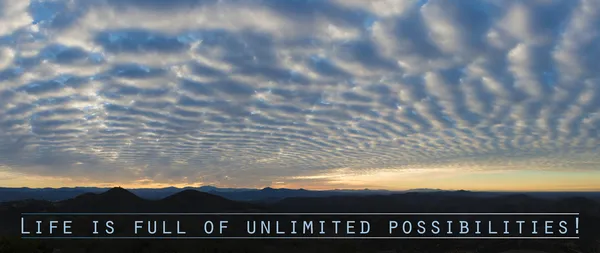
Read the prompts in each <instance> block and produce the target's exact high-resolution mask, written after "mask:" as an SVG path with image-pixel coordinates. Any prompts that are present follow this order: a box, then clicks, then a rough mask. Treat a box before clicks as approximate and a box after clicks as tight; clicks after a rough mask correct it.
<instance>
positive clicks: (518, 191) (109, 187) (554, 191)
mask: <svg viewBox="0 0 600 253" xmlns="http://www.w3.org/2000/svg"><path fill="white" fill-rule="evenodd" d="M202 187H211V188H216V189H233V190H264V189H274V190H305V191H316V192H319V191H320V192H324V191H325V192H326V191H385V192H408V191H418V190H422V191H434V192H435V191H442V192H444V191H446V192H456V191H467V192H478V193H568V192H573V193H587V192H589V193H592V192H600V189H597V190H468V189H439V188H411V189H404V190H391V189H369V188H362V189H361V188H343V189H340V188H334V189H318V190H311V189H306V188H285V187H282V188H276V187H271V186H266V187H263V188H253V187H217V186H212V185H201V186H183V187H178V186H165V187H149V188H143V187H142V188H139V187H136V188H128V187H122V186H70V187H27V186H23V187H2V186H0V189H32V190H44V189H55V190H56V189H77V188H96V189H108V190H110V189H115V188H121V189H125V190H163V189H167V188H175V189H182V190H183V189H186V188H202Z"/></svg>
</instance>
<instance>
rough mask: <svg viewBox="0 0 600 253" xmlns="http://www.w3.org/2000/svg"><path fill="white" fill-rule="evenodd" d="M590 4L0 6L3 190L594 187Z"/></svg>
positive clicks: (181, 1)
mask: <svg viewBox="0 0 600 253" xmlns="http://www.w3.org/2000/svg"><path fill="white" fill-rule="evenodd" d="M598 24H600V1H597V0H563V1H558V0H557V1H553V0H464V1H463V0H460V1H459V0H457V1H447V0H428V1H424V0H370V1H364V0H330V1H325V0H286V1H281V0H169V1H165V0H98V1H86V0H46V1H42V0H32V1H27V0H0V186H4V187H22V186H26V187H62V186H65V187H70V186H116V185H119V186H123V187H131V188H140V187H163V186H199V185H213V186H219V187H256V188H262V187H267V186H270V187H276V188H282V187H286V188H305V189H333V188H361V189H362V188H371V189H392V190H403V189H411V188H441V189H467V190H502V191H521V190H528V191H529V190H538V191H554V190H560V191H590V190H600V186H599V185H600V184H598V183H597V182H600V155H599V153H600V152H599V147H600V135H599V132H598V127H600V113H599V110H600V62H599V61H600V37H599V36H600V26H599V25H598Z"/></svg>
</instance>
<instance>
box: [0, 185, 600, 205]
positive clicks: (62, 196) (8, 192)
mask: <svg viewBox="0 0 600 253" xmlns="http://www.w3.org/2000/svg"><path fill="white" fill-rule="evenodd" d="M108 190H113V191H115V192H116V191H117V190H121V191H122V190H125V189H123V188H121V187H115V188H96V187H72V188H67V187H62V188H26V187H23V188H2V187H0V202H6V201H18V200H25V199H36V200H46V201H53V202H57V201H63V200H67V199H72V198H75V197H77V196H80V195H82V194H86V193H92V194H102V193H105V192H106V191H108ZM185 190H195V191H200V192H205V193H210V194H213V195H217V196H221V197H223V198H226V199H229V200H235V201H252V202H273V201H278V200H281V199H284V198H292V197H330V196H366V195H391V194H401V193H433V192H437V193H445V194H468V195H485V196H492V195H493V196H496V195H511V194H525V195H528V196H536V197H541V198H557V197H560V198H565V197H576V196H581V197H587V198H592V199H597V200H600V193H599V192H523V193H514V192H481V191H468V190H444V189H436V188H416V189H409V190H405V191H391V190H373V189H333V190H306V189H289V188H273V187H265V188H262V189H251V188H219V187H215V186H201V187H184V188H177V187H166V188H156V189H144V188H142V189H129V190H126V191H127V192H128V193H127V195H129V198H132V197H133V196H132V195H136V196H138V197H140V198H143V199H149V200H159V199H163V198H166V197H168V196H171V195H173V194H175V193H178V192H181V191H185ZM111 192H112V191H111ZM111 194H112V193H111ZM123 194H124V195H125V194H126V193H123ZM123 198H128V197H125V196H123ZM132 201H136V200H134V199H133V198H132Z"/></svg>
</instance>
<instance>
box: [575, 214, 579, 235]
mask: <svg viewBox="0 0 600 253" xmlns="http://www.w3.org/2000/svg"><path fill="white" fill-rule="evenodd" d="M575 234H579V217H575Z"/></svg>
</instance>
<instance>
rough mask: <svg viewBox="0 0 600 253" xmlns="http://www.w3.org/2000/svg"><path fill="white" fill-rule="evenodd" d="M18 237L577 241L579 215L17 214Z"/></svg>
mask: <svg viewBox="0 0 600 253" xmlns="http://www.w3.org/2000/svg"><path fill="white" fill-rule="evenodd" d="M20 222H21V231H20V234H21V238H23V239H579V235H580V231H579V223H580V221H579V214H578V213H23V214H22V215H21V221H20Z"/></svg>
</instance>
